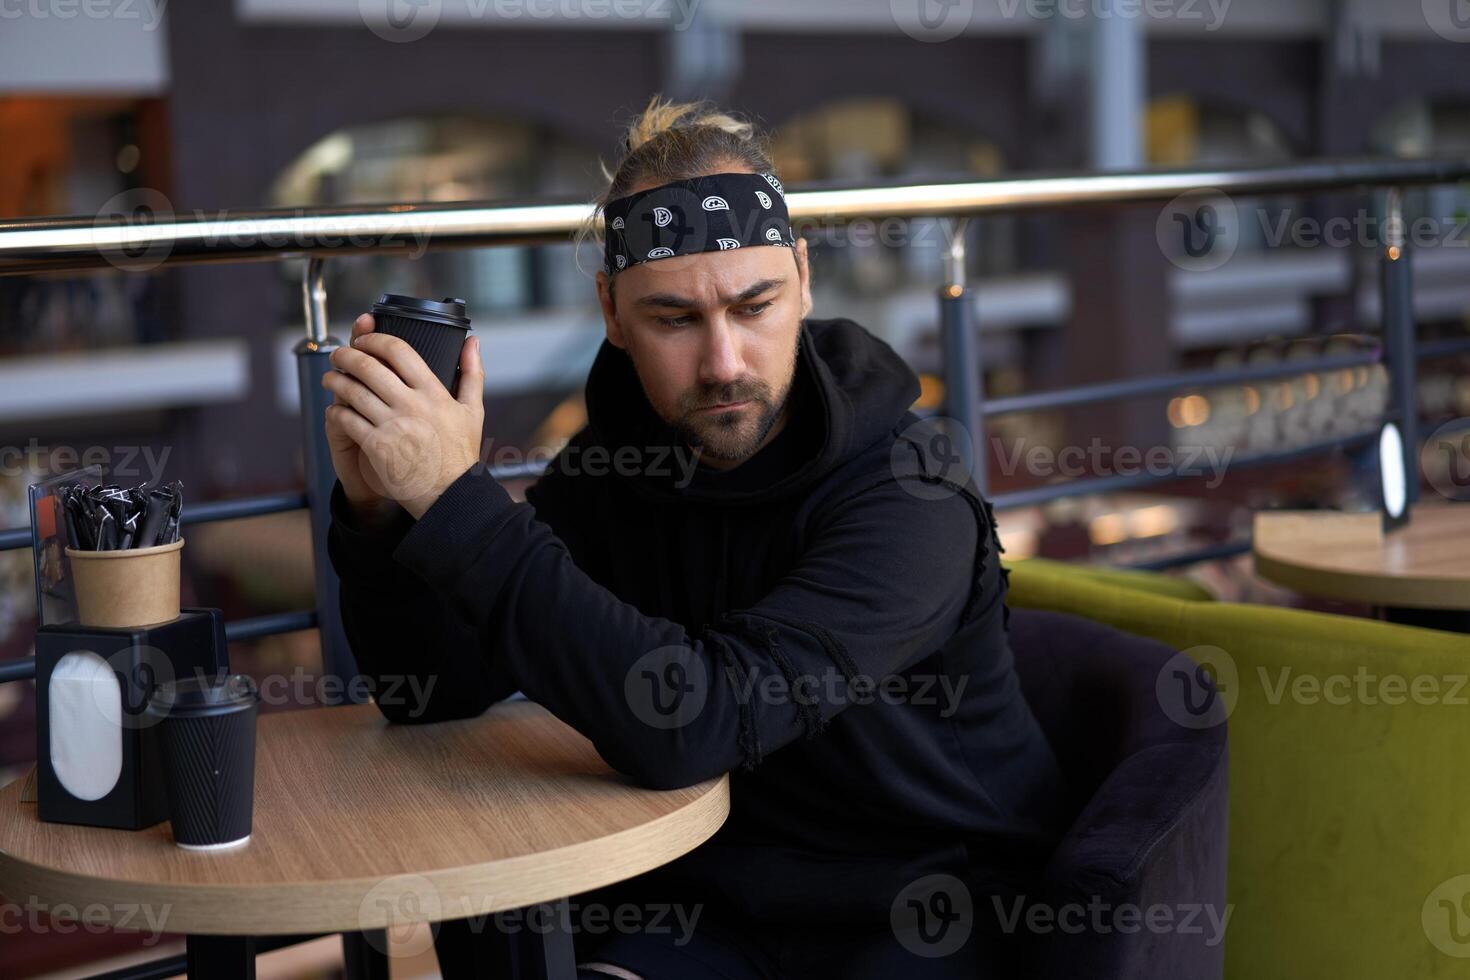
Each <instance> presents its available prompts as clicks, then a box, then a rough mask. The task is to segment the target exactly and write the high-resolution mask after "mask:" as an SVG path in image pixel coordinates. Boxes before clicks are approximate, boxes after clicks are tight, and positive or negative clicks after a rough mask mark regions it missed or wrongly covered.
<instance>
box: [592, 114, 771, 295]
mask: <svg viewBox="0 0 1470 980" xmlns="http://www.w3.org/2000/svg"><path fill="white" fill-rule="evenodd" d="M599 166H601V168H602V176H603V178H604V179H605V180H606V181H607V182H608V186H607V189H606V190H605V191H603V193H602V194H601V195H600V196H599V197H598V198H597V201H596V207H595V208H594V209H593V211H592V215H591V216H590V217H589V218H588V220H587V222H586V223H585V224H584V225H583V226H582V227H581V228H580V229H578V231H577V234H576V237H575V239H574V241H575V242H576V244H578V245H581V244H582V243H583V242H584V241H593V242H595V243H596V244H597V245H598V247H599V248H600V247H601V246H602V212H603V209H604V208H606V207H607V205H608V203H609V202H611V201H615V200H617V199H618V198H620V197H625V196H627V194H628V193H629V192H630V191H631V190H632V189H633V188H634V187H637V186H639V185H642V184H649V185H654V186H656V185H658V184H666V183H669V182H670V181H675V180H689V179H690V178H693V177H702V176H704V175H705V174H713V173H727V172H732V171H741V170H748V171H750V172H752V173H769V172H771V171H774V170H775V169H776V168H775V165H774V164H773V163H772V162H771V142H770V137H769V136H768V135H767V134H766V133H763V132H761V131H760V130H759V129H757V128H756V125H755V124H754V123H753V122H750V121H748V120H746V119H742V118H740V117H739V116H736V115H735V114H733V113H730V112H726V111H724V110H722V109H719V108H718V107H716V106H714V105H712V104H710V103H709V102H707V101H704V100H700V101H698V102H672V101H666V100H664V99H662V98H660V96H659V95H658V94H657V93H655V94H654V96H653V97H652V98H651V99H649V100H648V105H647V106H645V107H644V109H643V111H642V112H640V113H639V114H638V115H637V116H635V117H634V118H633V121H632V122H631V123H629V125H628V128H627V130H626V131H625V133H624V136H623V157H622V159H621V160H619V161H618V164H617V166H616V167H614V168H613V169H612V170H608V168H607V165H606V164H605V163H601V162H600V161H599ZM616 272H617V270H612V271H610V272H609V275H613V276H616Z"/></svg>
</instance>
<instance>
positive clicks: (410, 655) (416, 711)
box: [327, 481, 515, 723]
mask: <svg viewBox="0 0 1470 980" xmlns="http://www.w3.org/2000/svg"><path fill="white" fill-rule="evenodd" d="M330 507H331V513H332V523H331V525H330V528H329V529H328V532H327V554H328V557H329V558H330V560H331V562H332V567H333V569H335V570H336V572H337V577H338V578H339V579H340V580H341V597H340V603H339V605H340V609H341V612H342V627H343V631H344V632H345V633H346V635H347V642H348V644H349V646H350V647H351V648H352V654H353V657H354V658H355V659H356V661H357V669H358V671H359V673H361V674H362V675H363V676H364V677H365V678H366V679H367V681H368V684H369V687H370V690H371V691H372V692H373V699H374V701H375V702H376V703H377V705H378V710H379V711H381V712H382V713H383V716H384V717H386V718H387V719H388V720H390V721H395V722H405V723H415V722H430V721H445V720H448V719H451V718H469V717H473V716H475V715H478V714H481V713H483V712H484V710H485V709H486V708H488V707H489V706H490V705H491V704H493V703H494V702H496V701H500V700H503V699H504V698H507V697H509V696H510V695H511V694H513V693H514V692H515V683H514V681H513V680H512V679H511V678H510V677H509V675H508V674H507V673H506V672H505V670H504V668H503V666H501V665H499V664H498V663H497V662H495V661H492V660H490V659H487V658H485V657H483V656H479V655H478V651H479V650H480V649H481V647H482V644H481V643H480V641H479V640H478V638H477V637H476V636H475V633H474V627H473V626H472V625H471V624H469V623H466V622H465V621H463V620H461V619H459V618H458V617H456V616H454V615H452V614H451V613H450V611H449V609H448V608H447V606H446V604H445V600H444V598H443V597H442V596H441V595H440V593H439V591H438V590H437V589H436V588H434V587H432V586H430V585H429V584H428V583H426V582H424V581H423V580H422V579H420V578H419V577H418V576H416V575H414V574H412V573H411V572H410V571H409V570H408V569H406V568H404V567H403V566H402V565H400V564H399V563H398V562H396V561H394V560H393V550H394V548H396V547H398V545H399V543H400V542H401V541H402V540H403V537H404V535H405V534H406V533H407V532H408V530H409V529H410V528H411V527H413V518H412V517H410V516H409V514H408V512H407V511H405V510H403V509H401V508H400V509H399V510H398V512H397V514H396V515H395V517H394V520H393V521H392V522H391V523H390V524H388V525H386V526H385V527H382V528H373V529H367V528H362V527H360V526H358V525H356V524H355V523H353V521H352V516H351V514H350V512H349V511H348V507H347V499H346V496H345V495H344V494H343V492H342V483H341V481H337V482H336V483H334V484H333V485H332V495H331V500H330Z"/></svg>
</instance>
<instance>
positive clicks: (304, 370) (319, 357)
mask: <svg viewBox="0 0 1470 980" xmlns="http://www.w3.org/2000/svg"><path fill="white" fill-rule="evenodd" d="M324 266H325V260H324V259H322V258H320V257H318V256H312V257H310V258H308V259H307V261H306V271H305V273H304V274H303V276H302V280H301V300H302V305H303V308H304V312H305V314H306V336H305V338H303V339H302V340H301V341H300V342H299V343H298V344H297V345H296V347H295V354H296V374H297V378H298V380H299V381H300V385H301V425H302V430H301V446H302V453H303V459H304V460H305V463H306V503H307V507H308V509H309V510H310V512H311V560H312V568H313V575H314V578H315V584H316V615H317V628H318V629H319V631H320V633H321V643H322V673H323V675H324V676H327V677H334V678H338V679H339V680H340V681H344V682H345V681H349V680H351V678H353V677H355V676H356V675H357V663H356V661H355V660H354V659H353V657H352V651H351V649H349V648H348V646H347V634H346V633H345V632H343V630H342V612H341V608H340V606H339V605H338V601H339V595H340V583H339V582H338V581H337V574H336V572H335V571H334V570H333V569H332V563H331V561H330V560H329V559H328V558H327V529H328V528H329V527H330V526H331V523H332V516H331V512H330V510H329V507H328V505H329V503H330V501H331V494H332V484H333V483H334V482H335V481H336V479H337V474H336V471H335V470H334V469H333V468H332V454H331V450H330V449H329V448H328V447H327V415H326V412H327V406H328V405H329V404H331V402H332V395H331V393H330V392H328V391H327V390H326V389H325V388H323V387H322V376H323V375H324V374H326V373H327V372H328V371H331V370H334V369H333V367H332V362H331V360H330V358H331V354H332V351H334V350H336V349H337V348H338V347H339V346H341V343H340V341H338V340H337V339H336V338H334V337H332V336H331V335H330V334H328V333H327V289H326V286H325V285H323V283H322V270H323V267H324ZM349 686H350V685H349ZM341 700H344V701H350V700H354V699H353V698H352V694H351V692H350V691H348V692H347V693H346V694H345V696H344V697H343V698H342V699H341Z"/></svg>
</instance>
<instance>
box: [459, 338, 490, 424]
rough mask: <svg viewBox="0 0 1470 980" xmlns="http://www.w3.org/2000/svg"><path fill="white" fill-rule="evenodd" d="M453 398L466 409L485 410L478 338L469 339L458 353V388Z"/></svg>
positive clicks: (482, 364)
mask: <svg viewBox="0 0 1470 980" xmlns="http://www.w3.org/2000/svg"><path fill="white" fill-rule="evenodd" d="M455 392H456V394H455V397H456V398H457V399H458V401H459V403H460V404H461V405H464V406H465V407H466V408H473V409H479V410H480V411H484V409H485V362H484V361H483V360H481V358H480V338H479V337H470V338H469V339H467V340H466V341H465V342H464V347H463V348H461V349H460V352H459V387H458V388H457V389H455Z"/></svg>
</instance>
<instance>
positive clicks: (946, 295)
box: [939, 218, 989, 493]
mask: <svg viewBox="0 0 1470 980" xmlns="http://www.w3.org/2000/svg"><path fill="white" fill-rule="evenodd" d="M969 223H970V222H969V219H968V218H960V219H958V220H957V221H955V223H954V227H953V229H952V230H951V234H950V240H949V251H948V252H947V253H946V255H945V259H944V285H943V286H942V287H941V288H940V290H939V332H940V337H941V340H942V341H943V347H944V404H945V414H946V415H947V416H948V417H949V418H951V419H953V420H954V421H955V422H958V423H959V424H960V425H962V426H964V429H965V431H964V432H963V433H950V438H951V439H952V440H953V441H954V442H955V443H956V444H957V445H958V446H959V447H960V449H961V451H962V452H968V453H969V457H968V458H967V459H966V460H965V462H966V463H967V464H968V465H969V467H970V471H971V473H972V474H973V475H974V477H975V486H977V487H978V488H979V489H980V492H981V493H988V492H989V486H988V483H987V474H986V470H987V466H986V462H987V459H988V455H987V452H986V443H985V416H984V413H983V412H982V410H981V405H980V403H981V400H982V399H983V398H984V397H985V390H984V384H983V380H982V375H981V373H980V356H979V354H978V352H977V348H978V345H977V344H976V343H975V333H974V330H973V328H972V327H971V325H970V313H969V302H970V300H969V297H968V296H967V295H966V293H965V231H966V229H967V228H968V227H969ZM957 437H958V438H957Z"/></svg>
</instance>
